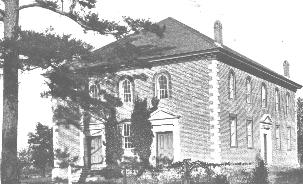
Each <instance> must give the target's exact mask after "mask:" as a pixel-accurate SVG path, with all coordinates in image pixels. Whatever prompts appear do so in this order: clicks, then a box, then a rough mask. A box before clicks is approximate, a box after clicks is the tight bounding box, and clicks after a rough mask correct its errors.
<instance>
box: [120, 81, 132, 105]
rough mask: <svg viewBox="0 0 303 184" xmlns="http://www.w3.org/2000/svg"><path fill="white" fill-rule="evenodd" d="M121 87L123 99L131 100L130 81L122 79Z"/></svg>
mask: <svg viewBox="0 0 303 184" xmlns="http://www.w3.org/2000/svg"><path fill="white" fill-rule="evenodd" d="M122 88H123V101H124V102H131V101H132V93H131V83H130V81H129V80H124V81H123V83H122Z"/></svg>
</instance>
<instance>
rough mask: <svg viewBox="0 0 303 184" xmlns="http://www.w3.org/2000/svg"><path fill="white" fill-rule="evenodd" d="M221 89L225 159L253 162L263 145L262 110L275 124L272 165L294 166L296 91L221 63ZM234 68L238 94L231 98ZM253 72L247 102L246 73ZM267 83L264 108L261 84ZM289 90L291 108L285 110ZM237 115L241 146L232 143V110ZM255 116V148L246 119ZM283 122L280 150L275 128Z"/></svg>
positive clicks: (221, 118)
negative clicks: (277, 103) (277, 99)
mask: <svg viewBox="0 0 303 184" xmlns="http://www.w3.org/2000/svg"><path fill="white" fill-rule="evenodd" d="M218 67H219V72H218V75H219V78H220V82H219V93H220V97H219V100H220V113H219V114H220V128H221V129H220V133H221V137H220V139H221V156H222V161H223V162H224V161H226V162H227V161H231V162H252V161H254V159H255V155H256V153H257V152H259V149H260V141H259V139H260V135H259V134H260V131H259V122H258V121H259V120H260V118H261V117H262V115H263V114H270V115H271V118H272V121H273V125H272V129H271V131H272V132H271V133H272V137H271V139H272V150H273V153H272V154H273V157H272V158H273V159H272V164H273V165H284V166H290V165H291V166H295V165H297V164H298V160H297V139H296V137H297V127H296V114H295V113H296V112H295V103H296V101H295V92H293V91H290V90H288V89H286V88H284V87H281V86H278V85H276V84H274V83H271V82H269V81H266V80H264V79H261V78H258V77H256V76H254V75H253V74H250V73H247V72H244V71H242V70H239V69H237V68H234V67H231V66H229V65H226V64H224V63H222V62H220V64H219V66H218ZM231 69H232V70H233V71H234V73H235V78H236V97H235V99H229V98H228V75H229V72H230V70H231ZM248 76H250V77H251V81H252V103H251V104H248V103H246V93H245V90H246V85H245V83H246V77H248ZM262 82H263V83H265V84H266V87H267V94H268V97H267V101H268V103H267V107H266V108H261V84H262ZM276 88H278V89H279V91H280V110H279V111H278V112H276V110H275V89H276ZM287 92H288V93H289V94H290V102H289V108H290V112H289V113H288V114H286V93H287ZM230 113H232V114H235V115H236V116H237V136H238V147H237V148H231V147H230V126H229V114H230ZM247 119H252V120H253V149H251V148H248V147H247V132H246V120H247ZM276 125H279V126H280V139H281V150H280V149H278V147H277V142H276V137H275V128H276ZM287 127H291V150H287Z"/></svg>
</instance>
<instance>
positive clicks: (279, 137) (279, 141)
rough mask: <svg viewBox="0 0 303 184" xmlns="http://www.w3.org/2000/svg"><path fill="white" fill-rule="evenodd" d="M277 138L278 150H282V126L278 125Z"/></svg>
mask: <svg viewBox="0 0 303 184" xmlns="http://www.w3.org/2000/svg"><path fill="white" fill-rule="evenodd" d="M275 137H276V149H277V150H281V134H280V125H276V129H275Z"/></svg>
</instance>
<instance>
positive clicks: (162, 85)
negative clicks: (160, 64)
mask: <svg viewBox="0 0 303 184" xmlns="http://www.w3.org/2000/svg"><path fill="white" fill-rule="evenodd" d="M158 96H159V98H160V99H163V98H168V79H167V77H166V76H164V75H161V76H160V77H159V78H158Z"/></svg>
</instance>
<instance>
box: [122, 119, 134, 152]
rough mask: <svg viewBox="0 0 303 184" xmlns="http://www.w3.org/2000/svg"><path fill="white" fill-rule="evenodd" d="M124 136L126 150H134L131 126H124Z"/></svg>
mask: <svg viewBox="0 0 303 184" xmlns="http://www.w3.org/2000/svg"><path fill="white" fill-rule="evenodd" d="M122 136H123V147H124V148H126V149H127V148H132V144H131V141H130V124H123V129H122Z"/></svg>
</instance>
